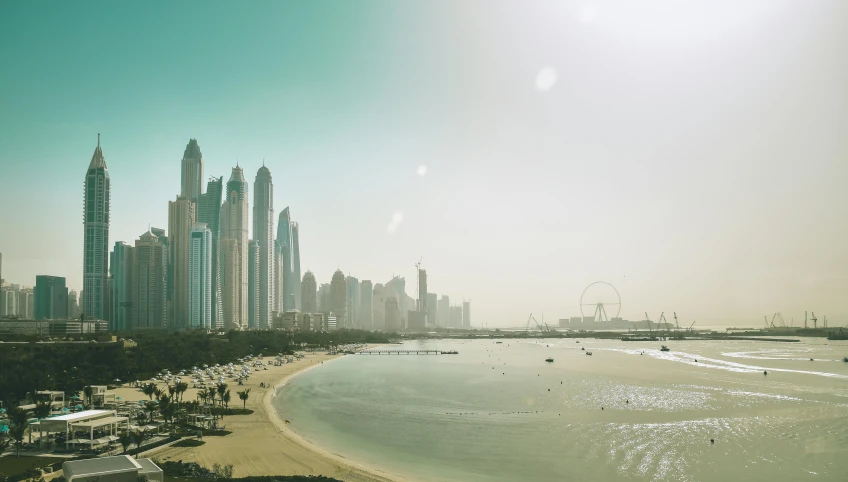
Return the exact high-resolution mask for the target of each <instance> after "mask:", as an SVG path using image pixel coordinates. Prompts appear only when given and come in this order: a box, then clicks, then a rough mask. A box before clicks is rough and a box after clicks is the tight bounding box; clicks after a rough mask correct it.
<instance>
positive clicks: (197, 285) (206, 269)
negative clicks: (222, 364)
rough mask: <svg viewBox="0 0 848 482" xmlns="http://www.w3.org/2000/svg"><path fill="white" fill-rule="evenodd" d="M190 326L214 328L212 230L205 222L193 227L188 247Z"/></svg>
mask: <svg viewBox="0 0 848 482" xmlns="http://www.w3.org/2000/svg"><path fill="white" fill-rule="evenodd" d="M188 258H189V262H188V279H189V287H188V327H189V328H192V329H206V330H209V329H212V328H213V326H212V278H213V277H212V232H211V231H210V230H209V228H208V227H207V226H206V224H204V223H195V225H194V227H192V229H191V234H190V238H189V247H188Z"/></svg>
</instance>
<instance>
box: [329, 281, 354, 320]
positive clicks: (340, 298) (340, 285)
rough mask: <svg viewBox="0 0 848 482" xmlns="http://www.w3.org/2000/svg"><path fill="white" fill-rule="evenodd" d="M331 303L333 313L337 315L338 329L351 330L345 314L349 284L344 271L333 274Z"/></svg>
mask: <svg viewBox="0 0 848 482" xmlns="http://www.w3.org/2000/svg"><path fill="white" fill-rule="evenodd" d="M330 298H331V299H330V303H331V306H332V312H333V314H335V315H336V327H337V328H350V326H349V324H348V323H347V320H346V319H345V313H346V312H347V282H346V281H345V275H344V273H342V270H340V269H338V270H336V272H335V273H333V280H332V281H330Z"/></svg>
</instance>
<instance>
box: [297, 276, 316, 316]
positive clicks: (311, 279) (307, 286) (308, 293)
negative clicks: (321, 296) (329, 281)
mask: <svg viewBox="0 0 848 482" xmlns="http://www.w3.org/2000/svg"><path fill="white" fill-rule="evenodd" d="M317 289H318V286H317V283H316V282H315V275H314V274H312V271H307V272H306V274H304V275H303V282H301V284H300V296H301V303H302V305H301V306H302V307H303V308H302V311H303V313H318V292H317Z"/></svg>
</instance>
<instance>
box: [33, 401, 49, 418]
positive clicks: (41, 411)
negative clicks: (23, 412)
mask: <svg viewBox="0 0 848 482" xmlns="http://www.w3.org/2000/svg"><path fill="white" fill-rule="evenodd" d="M52 411H53V408H52V407H51V405H50V402H38V403H37V404H36V405H35V418H38V419H42V418H44V417H46V416H48V415H50V412H52Z"/></svg>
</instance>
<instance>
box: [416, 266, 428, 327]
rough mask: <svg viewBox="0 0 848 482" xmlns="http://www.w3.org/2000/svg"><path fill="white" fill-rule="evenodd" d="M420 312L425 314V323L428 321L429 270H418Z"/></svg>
mask: <svg viewBox="0 0 848 482" xmlns="http://www.w3.org/2000/svg"><path fill="white" fill-rule="evenodd" d="M417 296H418V300H417V303H418V312H419V313H424V321H425V324H426V320H427V317H426V315H427V270H426V269H420V268H419V269H418V293H417Z"/></svg>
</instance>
